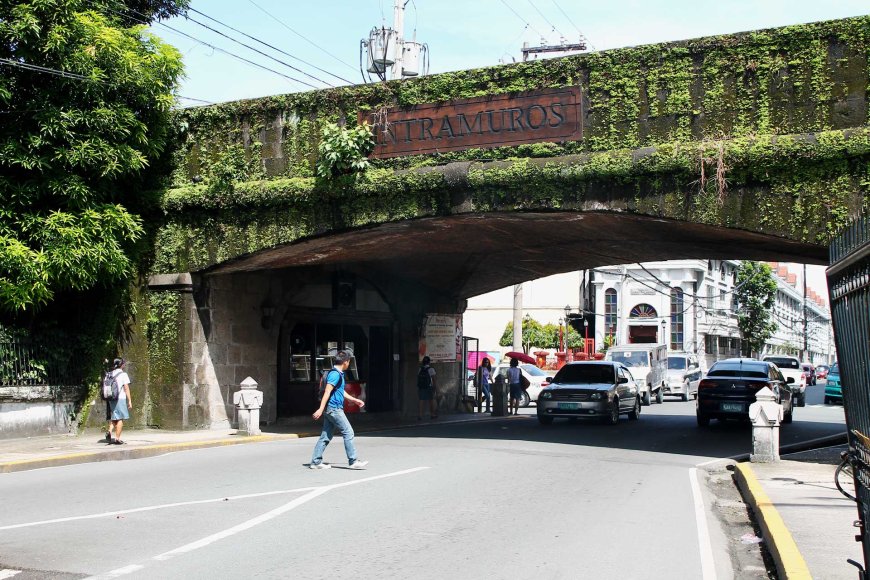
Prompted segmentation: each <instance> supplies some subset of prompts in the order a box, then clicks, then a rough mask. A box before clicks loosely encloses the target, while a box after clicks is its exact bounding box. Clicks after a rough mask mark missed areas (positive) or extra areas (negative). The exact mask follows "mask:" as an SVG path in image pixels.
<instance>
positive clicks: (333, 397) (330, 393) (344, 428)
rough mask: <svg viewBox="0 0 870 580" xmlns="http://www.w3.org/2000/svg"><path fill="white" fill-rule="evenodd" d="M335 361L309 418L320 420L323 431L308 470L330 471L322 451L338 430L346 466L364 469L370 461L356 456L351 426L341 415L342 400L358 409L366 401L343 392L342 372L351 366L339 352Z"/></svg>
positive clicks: (346, 354)
mask: <svg viewBox="0 0 870 580" xmlns="http://www.w3.org/2000/svg"><path fill="white" fill-rule="evenodd" d="M334 362H335V366H334V367H333V368H332V369H330V371H329V372H328V373H327V374H326V377H325V379H323V381H322V382H323V383H324V386H323V394H322V395H321V396H320V407H319V408H318V409H317V410H316V411H314V413H313V414H312V415H311V416H312V417H314V420H315V421H317V420H318V419H320V418H321V417H323V431H321V433H320V438H319V439H318V440H317V444H316V445H315V446H314V453H313V454H312V455H311V463H309V464H308V467H309V469H329V468H330V467H332V466H331V465H330V464H328V463H324V462H323V452H324V451H326V446H327V445H329V442H330V441H332V435H333V433H334V432H335V430H336V429H338V431H339V433H341V436H342V438H344V451H345V453H347V463H348V465H349V466H350V468H351V469H363V468H364V467H365V466H366V465H368V463H369V462H368V461H363V460H361V459H359V458H358V457H357V456H356V447H354V444H353V427H351V426H350V421H348V420H347V416H346V415H345V414H344V401H345V399H347V400H349V401H351V402H352V403H356V404H357V405H359V406H360V408H362V407H363V406H365V402H364V401H362V400H361V399H357V398H356V397H353V396H351V395H350V394H349V393H346V392H345V390H344V386H345V380H344V371H346V370H347V368H348V367H349V366H350V355H349V354H348V353H347V352H345V351H343V350H342V351H339V352H338V354H336V355H335V359H334Z"/></svg>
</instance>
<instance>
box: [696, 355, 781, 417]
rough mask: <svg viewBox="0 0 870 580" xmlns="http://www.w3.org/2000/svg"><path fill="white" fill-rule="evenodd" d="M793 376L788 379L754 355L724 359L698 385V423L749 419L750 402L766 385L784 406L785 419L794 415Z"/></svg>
mask: <svg viewBox="0 0 870 580" xmlns="http://www.w3.org/2000/svg"><path fill="white" fill-rule="evenodd" d="M793 380H794V379H793V378H792V377H789V378H788V379H786V378H785V377H784V376H783V374H782V372H781V371H780V370H779V369H778V368H777V366H776V365H775V364H773V363H771V362H768V361H759V360H755V359H751V358H731V359H726V360H721V361H718V362H717V363H715V364H714V365H713V366H711V367H710V370H709V371H707V376H706V377H704V379H703V380H702V381H701V384H700V385H698V401H697V407H696V417H697V420H698V426H700V427H707V426H708V425H709V424H710V419H714V418H715V419H723V420H724V419H740V420H749V405H751V404H752V403H754V402H755V394H756V393H757V392H758V391H759V390H761V389H762V388H764V387H768V388H770V390H771V391H773V393H774V394H775V395H776V402H777V403H780V404H781V405H782V406H783V422H784V423H791V422H792V418H793V416H794V404H793V401H794V396H793V395H792V391H791V389H790V388H789V384H790V381H793Z"/></svg>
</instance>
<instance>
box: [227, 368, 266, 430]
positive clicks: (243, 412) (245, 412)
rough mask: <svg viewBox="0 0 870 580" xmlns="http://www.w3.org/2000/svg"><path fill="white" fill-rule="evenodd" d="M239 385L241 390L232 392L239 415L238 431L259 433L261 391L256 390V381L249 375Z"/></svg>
mask: <svg viewBox="0 0 870 580" xmlns="http://www.w3.org/2000/svg"><path fill="white" fill-rule="evenodd" d="M241 387H242V390H241V391H238V392H236V393H234V394H233V404H235V406H236V410H237V413H238V416H239V433H240V434H245V435H259V434H260V407H262V406H263V391H258V390H257V381H255V380H254V379H252V378H251V377H248V378H246V379H245V380H244V381H242V384H241Z"/></svg>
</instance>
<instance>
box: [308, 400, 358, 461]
mask: <svg viewBox="0 0 870 580" xmlns="http://www.w3.org/2000/svg"><path fill="white" fill-rule="evenodd" d="M336 429H338V432H339V433H341V436H342V437H343V438H344V451H345V453H347V462H348V463H351V464H352V463H353V462H354V461H356V448H355V447H354V446H353V427H351V426H350V421H348V420H347V416H346V415H345V414H344V410H343V409H337V408H329V409H327V410H326V411H325V412H324V413H323V431H321V433H320V439H318V440H317V445H315V446H314V454H313V455H312V456H311V463H313V464H315V465H317V464H318V463H320V462H322V461H323V452H324V451H326V446H327V445H329V442H330V441H332V435H333V433H334V432H335V430H336Z"/></svg>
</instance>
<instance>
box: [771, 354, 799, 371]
mask: <svg viewBox="0 0 870 580" xmlns="http://www.w3.org/2000/svg"><path fill="white" fill-rule="evenodd" d="M764 360H766V361H767V362H772V363H773V364H775V365H776V366H778V367H779V368H781V369H799V368H801V365H800V364H799V363H798V361H797V359H793V358H788V357H787V356H768V357H764Z"/></svg>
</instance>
